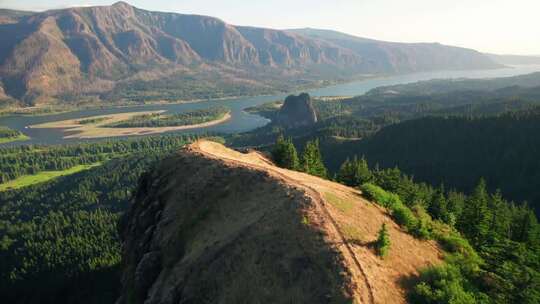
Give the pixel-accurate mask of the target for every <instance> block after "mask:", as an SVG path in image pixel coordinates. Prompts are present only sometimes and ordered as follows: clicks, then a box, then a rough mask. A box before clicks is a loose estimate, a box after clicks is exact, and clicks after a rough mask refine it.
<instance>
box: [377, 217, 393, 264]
mask: <svg viewBox="0 0 540 304" xmlns="http://www.w3.org/2000/svg"><path fill="white" fill-rule="evenodd" d="M375 248H376V249H377V254H378V255H379V256H381V257H385V256H386V255H388V250H390V235H389V234H388V229H387V228H386V223H383V224H382V226H381V229H380V230H379V236H378V237H377V241H376V243H375Z"/></svg>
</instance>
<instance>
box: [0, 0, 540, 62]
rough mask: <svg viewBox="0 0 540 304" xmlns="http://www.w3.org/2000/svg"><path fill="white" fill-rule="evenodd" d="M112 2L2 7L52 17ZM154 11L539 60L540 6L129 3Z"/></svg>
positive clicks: (6, 0) (2, 0) (417, 0)
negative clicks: (49, 11)
mask: <svg viewBox="0 0 540 304" xmlns="http://www.w3.org/2000/svg"><path fill="white" fill-rule="evenodd" d="M113 2H115V1H107V0H0V7H1V8H13V9H25V10H46V9H51V8H64V7H68V6H83V5H107V4H111V3H113ZM127 2H129V3H130V4H132V5H135V6H137V7H140V8H144V9H148V10H159V11H173V12H178V13H195V14H201V15H210V16H215V17H219V18H221V19H223V20H225V21H227V22H229V23H232V24H237V25H253V26H263V27H271V28H278V29H284V28H298V27H313V28H324V29H334V30H338V31H342V32H346V33H349V34H353V35H357V36H362V37H369V38H375V39H382V40H389V41H402V42H440V43H444V44H450V45H457V46H464V47H470V48H474V49H477V50H479V51H483V52H493V53H501V54H536V55H540V18H539V17H538V16H539V14H540V0H265V1H260V0H180V1H174V0H130V1H127Z"/></svg>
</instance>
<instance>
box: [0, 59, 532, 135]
mask: <svg viewBox="0 0 540 304" xmlns="http://www.w3.org/2000/svg"><path fill="white" fill-rule="evenodd" d="M538 71H540V65H526V66H517V67H510V68H503V69H494V70H470V71H438V72H423V73H413V74H406V75H396V76H388V77H381V78H371V79H367V80H360V81H355V82H350V83H345V84H339V85H334V86H329V87H324V88H319V89H312V90H307V92H308V93H309V94H310V95H312V96H355V95H362V94H364V93H366V92H367V91H369V90H371V89H373V88H376V87H380V86H387V85H395V84H405V83H413V82H417V81H424V80H431V79H453V78H495V77H508V76H516V75H522V74H528V73H533V72H538ZM291 93H298V92H291ZM286 95H288V94H283V95H274V96H257V97H243V98H231V99H225V100H209V101H203V102H197V103H186V104H166V105H143V106H129V107H118V108H105V109H92V110H81V111H75V112H69V113H63V114H57V115H48V116H7V117H0V125H2V126H8V127H10V128H12V129H16V130H20V131H21V132H23V133H24V134H26V135H28V136H29V137H30V138H31V139H30V140H27V141H20V142H16V143H11V144H4V145H0V146H7V145H20V144H62V143H73V142H86V141H96V139H92V140H88V139H64V138H63V137H64V135H65V134H64V132H63V131H62V130H55V129H27V128H25V127H26V126H29V125H34V124H39V123H45V122H51V121H58V120H66V119H78V118H84V117H90V116H96V115H106V114H115V113H123V112H138V111H154V110H165V111H167V113H180V112H185V111H191V110H195V109H203V108H208V107H211V106H215V105H223V106H226V107H228V108H230V109H231V114H232V118H231V119H230V120H229V121H227V122H226V123H223V124H220V125H217V126H212V127H208V128H204V129H191V130H185V131H176V132H177V133H190V134H193V133H201V132H220V133H237V132H246V131H250V130H253V129H255V128H258V127H262V126H264V125H266V124H267V123H268V122H269V121H268V120H267V119H265V118H264V117H261V116H258V115H252V114H248V113H246V112H244V111H243V110H244V109H245V108H247V107H251V106H255V105H260V104H263V103H266V102H269V101H275V100H280V99H283V98H284V97H285V96H286ZM100 140H103V139H100Z"/></svg>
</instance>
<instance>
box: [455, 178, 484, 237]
mask: <svg viewBox="0 0 540 304" xmlns="http://www.w3.org/2000/svg"><path fill="white" fill-rule="evenodd" d="M488 200H489V195H488V192H487V189H486V182H485V180H484V179H481V180H480V182H479V183H478V186H476V188H475V189H474V191H473V194H472V195H471V196H470V197H469V198H467V200H466V202H465V207H464V209H463V214H462V216H461V221H460V227H461V230H462V231H463V232H464V233H465V235H466V236H467V237H468V238H469V239H470V240H472V242H473V244H475V245H480V244H481V243H482V242H483V241H485V237H486V236H487V235H488V232H489V222H490V217H491V214H490V211H489V209H488Z"/></svg>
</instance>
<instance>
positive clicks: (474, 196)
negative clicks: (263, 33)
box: [272, 136, 540, 304]
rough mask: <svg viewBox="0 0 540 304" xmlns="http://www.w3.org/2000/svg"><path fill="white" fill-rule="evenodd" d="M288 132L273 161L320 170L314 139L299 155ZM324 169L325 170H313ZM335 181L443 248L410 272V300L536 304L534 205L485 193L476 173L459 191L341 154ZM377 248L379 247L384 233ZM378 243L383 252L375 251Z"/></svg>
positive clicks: (539, 234) (539, 264)
mask: <svg viewBox="0 0 540 304" xmlns="http://www.w3.org/2000/svg"><path fill="white" fill-rule="evenodd" d="M297 155H298V152H297V149H296V147H295V145H294V144H293V142H292V140H291V139H285V138H284V137H282V136H280V137H278V140H277V141H276V144H275V145H274V146H273V148H272V157H273V159H274V161H275V162H276V164H278V165H280V166H282V167H285V168H288V169H293V170H299V171H304V172H307V173H310V174H314V175H318V176H321V177H325V176H326V169H325V168H324V164H323V163H322V156H321V151H320V149H319V146H318V142H317V141H312V142H308V143H307V144H306V146H305V147H304V149H303V152H302V154H301V155H302V157H301V161H300V162H299V161H298V156H297ZM318 172H324V174H317V173H318ZM335 179H336V181H338V182H340V183H343V184H345V185H347V186H351V187H359V188H360V189H361V190H362V191H363V194H364V195H365V196H367V198H369V199H370V200H372V201H375V202H377V203H379V204H381V205H382V206H383V207H385V208H388V209H389V211H390V214H391V215H392V217H393V218H394V220H395V221H396V222H397V223H398V224H399V225H401V226H402V227H403V228H404V229H405V230H406V231H408V232H409V233H411V234H412V235H414V236H415V237H417V238H420V239H434V240H436V241H438V242H439V244H440V245H441V246H442V247H443V248H444V249H445V250H446V252H447V253H448V255H447V256H446V263H445V264H444V265H440V266H436V267H431V268H428V269H425V270H423V271H422V272H421V274H420V276H419V277H418V278H412V279H411V283H412V285H413V286H414V287H413V288H412V289H411V291H410V295H409V296H410V300H411V302H412V303H531V304H532V303H539V302H540V224H539V223H538V220H537V217H536V216H535V214H534V212H533V210H531V209H530V208H529V207H527V206H526V205H516V204H514V203H512V202H509V201H507V200H505V199H504V198H503V196H502V194H501V193H500V191H495V192H489V191H488V189H487V186H486V182H485V181H484V180H483V179H479V182H478V183H477V184H476V186H475V187H474V189H473V190H472V191H471V192H470V193H468V194H464V193H462V192H458V191H454V190H450V191H449V190H446V189H445V188H444V187H443V186H440V187H438V188H434V187H432V186H430V185H429V184H426V183H416V182H415V181H414V180H413V179H412V178H411V177H410V176H407V175H406V174H403V173H402V172H401V171H400V170H399V169H398V168H393V169H379V168H375V169H372V168H370V167H369V166H368V162H367V161H366V160H365V159H363V158H362V159H359V158H353V159H347V160H346V161H345V162H344V163H343V164H342V165H341V166H340V169H339V170H338V172H337V174H336V176H335ZM382 236H383V239H382V240H381V241H380V242H382V243H383V244H382V245H381V247H380V248H379V251H380V254H384V253H385V251H386V250H391V249H388V247H389V240H386V241H385V240H384V231H382ZM381 249H382V251H381Z"/></svg>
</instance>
